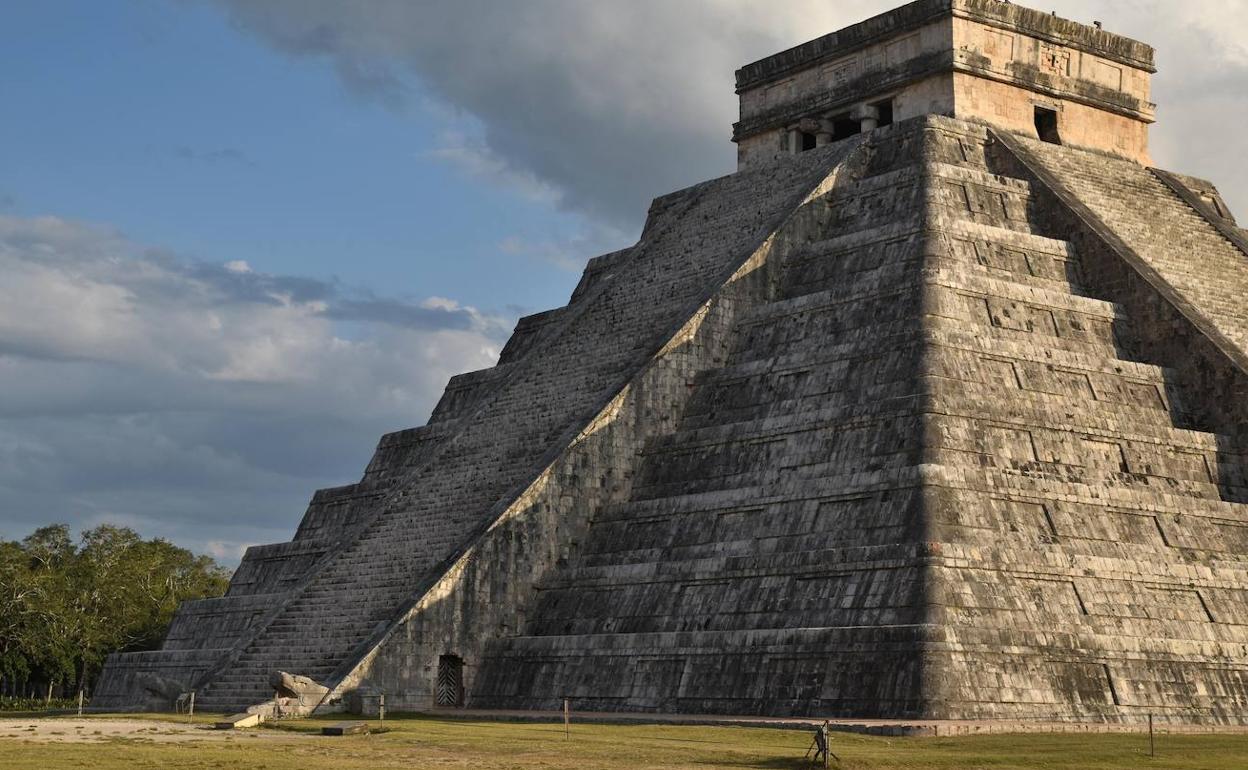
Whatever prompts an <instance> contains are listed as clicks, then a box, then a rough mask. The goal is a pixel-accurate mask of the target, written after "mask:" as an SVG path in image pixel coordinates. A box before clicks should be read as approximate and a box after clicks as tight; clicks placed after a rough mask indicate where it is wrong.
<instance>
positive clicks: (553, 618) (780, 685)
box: [96, 0, 1248, 725]
mask: <svg viewBox="0 0 1248 770" xmlns="http://www.w3.org/2000/svg"><path fill="white" fill-rule="evenodd" d="M985 30H987V31H985ZM945 31H949V33H950V36H948V37H946V36H944V35H945ZM942 40H943V41H946V43H947V44H949V45H953V44H955V43H958V41H961V43H960V44H959V47H957V48H954V49H952V50H954V51H955V52H956V53H957V55H955V56H952V57H949V56H946V57H944V58H941V57H936V58H935V59H933V58H932V57H931V53H932V51H930V50H929V48H930V46H931V45H937V44H939V42H940V41H942ZM907 41H909V42H907ZM976 41H978V42H976ZM1007 41H1009V42H1008V46H1007ZM899 44H904V45H901V47H900V48H898V45H899ZM980 44H982V45H984V46H989V47H990V48H991V50H990V51H989V52H988V53H984V52H982V51H981V52H979V53H976V50H977V49H975V47H974V46H975V45H980ZM1007 48H1008V50H1009V51H1010V52H1011V54H1012V55H1013V56H1014V57H1015V60H1011V61H1009V62H1005V63H1002V62H1000V61H996V60H995V59H994V60H993V61H991V62H983V61H981V60H980V59H979V58H976V57H977V56H979V55H980V54H982V55H983V56H988V57H989V58H990V59H991V58H992V57H998V58H1000V57H1002V56H1005V54H1004V53H1002V51H1005V50H1007ZM893 50H900V51H903V52H907V53H905V56H908V57H910V58H905V56H903V58H902V60H901V61H900V62H898V63H896V66H893V64H891V63H890V60H889V59H888V55H889V53H888V52H889V51H893ZM879 51H883V52H884V56H885V58H884V63H883V64H879V65H872V66H883V67H885V68H886V70H887V72H889V73H892V76H890V77H882V76H881V75H880V74H879V73H875V74H871V72H869V71H868V70H869V67H868V63H869V62H871V61H874V60H873V59H872V58H871V57H872V56H875V55H876V54H878V52H879ZM873 52H875V53H873ZM972 54H974V55H972ZM989 54H991V56H989ZM899 55H900V54H899ZM1027 57H1031V58H1027ZM847 61H855V62H859V64H856V65H854V66H856V67H857V66H861V67H863V68H864V70H863V72H864V73H865V74H859V75H854V76H853V77H848V76H845V75H844V72H842V70H840V69H837V66H841V65H844V63H845V62H847ZM1044 61H1048V62H1049V63H1050V64H1052V63H1053V62H1057V63H1058V64H1060V69H1061V70H1062V72H1063V73H1065V74H1060V75H1059V73H1057V72H1056V70H1054V69H1053V67H1051V66H1050V67H1049V70H1048V71H1047V72H1046V73H1045V74H1043V75H1037V74H1036V67H1037V66H1038V65H1037V62H1040V63H1041V64H1043V63H1044ZM838 62H839V63H840V64H838ZM950 62H951V63H950ZM959 62H960V63H961V64H958V63H959ZM967 62H971V63H975V62H979V65H977V68H976V67H971V66H970V65H968V64H967ZM947 63H948V64H947ZM1151 63H1152V50H1151V49H1149V48H1147V46H1144V45H1143V44H1140V43H1135V42H1134V41H1129V40H1126V39H1125V38H1119V37H1116V36H1113V35H1110V34H1109V33H1106V32H1104V31H1102V30H1099V29H1096V30H1094V29H1093V28H1091V27H1082V26H1080V25H1075V24H1073V23H1072V22H1066V21H1063V20H1060V19H1056V18H1054V17H1050V16H1048V15H1047V14H1037V13H1036V12H1033V11H1028V10H1027V9H1023V8H1021V7H1019V6H1013V5H1009V4H1005V3H998V2H996V1H995V0H943V1H941V0H920V2H918V3H913V4H911V5H909V6H906V7H904V8H902V9H899V10H898V11H894V12H893V13H892V14H886V15H885V16H882V17H879V18H877V19H874V20H871V21H869V22H866V23H864V24H863V25H858V26H857V27H852V28H850V29H849V30H845V31H842V32H841V33H837V35H834V36H829V37H828V38H821V39H820V40H819V41H815V42H814V43H811V44H807V46H802V47H799V48H797V49H793V51H790V52H785V53H783V54H779V55H777V57H772V59H770V60H764V61H763V62H760V63H758V64H755V65H750V66H749V67H747V68H745V69H743V70H742V72H741V73H738V85H739V90H740V91H741V93H742V100H743V115H744V116H746V120H745V121H744V122H743V124H739V125H738V137H737V138H738V140H739V142H740V143H741V146H742V155H741V157H742V170H740V171H739V172H738V173H737V174H734V175H732V176H729V177H725V178H722V179H719V180H715V181H712V182H707V183H704V184H701V185H698V186H695V187H692V188H689V189H688V190H684V191H681V192H678V193H675V194H672V195H669V196H665V197H663V198H660V199H658V200H656V201H655V203H654V205H653V206H652V208H651V211H650V216H649V220H648V222H647V224H646V228H645V230H644V232H643V234H642V236H641V239H640V241H639V242H638V244H637V245H636V246H634V247H633V248H631V249H626V250H624V251H621V252H618V253H615V254H610V255H606V256H603V257H599V258H597V259H595V260H592V261H591V262H590V263H589V265H588V267H587V268H586V271H585V275H584V277H583V279H582V281H581V284H580V285H579V286H578V287H577V289H576V291H575V292H574V294H573V297H572V299H571V301H570V302H569V304H568V306H567V307H564V308H561V309H558V310H553V311H549V312H546V313H542V314H539V315H536V316H531V317H529V318H526V319H522V320H521V321H520V323H519V324H518V325H517V328H516V332H515V334H514V336H513V338H512V339H511V341H510V342H509V343H508V345H507V347H506V348H505V350H504V351H503V354H502V357H501V359H500V361H499V364H498V366H496V367H494V368H492V369H490V370H487V371H484V372H477V373H473V374H468V375H462V376H460V377H457V378H455V379H453V380H452V381H451V383H450V385H449V386H448V388H447V391H446V394H445V395H444V397H443V398H442V401H441V402H440V403H439V405H438V407H437V409H436V410H435V412H434V414H433V417H432V418H431V420H430V422H429V424H428V425H427V426H425V427H423V428H417V429H413V430H407V431H402V432H399V433H395V434H391V435H389V436H386V437H383V438H382V440H381V442H380V444H379V446H378V449H377V452H376V454H375V455H374V457H373V460H372V462H371V463H370V464H369V466H368V468H367V470H366V472H365V475H364V478H363V479H362V480H361V482H360V483H359V484H355V485H351V486H349V487H343V488H339V489H334V490H324V491H321V492H318V493H317V494H316V495H315V496H314V497H313V500H312V503H311V505H310V506H309V509H308V512H307V514H306V515H305V517H304V520H303V522H302V524H301V525H300V527H299V530H298V532H297V534H296V536H295V539H294V540H293V541H292V542H290V543H286V544H281V545H273V546H261V547H256V548H253V549H251V550H250V551H248V553H247V556H246V557H245V559H244V561H243V564H242V565H241V566H240V568H239V570H238V572H237V573H236V575H235V577H234V579H233V581H232V583H231V586H230V591H229V593H228V595H227V596H226V597H224V598H222V599H214V600H208V601H204V602H197V603H192V604H188V605H186V606H184V607H183V608H182V609H181V610H180V611H179V614H178V616H177V618H176V619H175V622H174V625H173V627H172V628H171V630H170V632H169V636H168V638H167V639H166V642H165V645H164V647H163V648H162V649H161V650H160V651H157V652H149V653H136V654H132V655H124V656H114V657H112V658H110V660H109V663H108V666H107V669H106V671H105V674H104V676H103V677H102V681H101V683H100V686H99V691H98V692H97V695H96V703H97V704H100V705H105V706H112V707H116V708H125V707H133V706H135V705H150V704H151V701H152V699H153V697H159V694H160V693H162V692H164V690H166V689H169V686H168V685H169V683H171V682H172V683H175V684H180V685H181V686H182V687H183V688H191V687H194V688H197V690H198V700H197V703H198V706H197V708H199V709H201V710H203V711H214V710H215V711H225V710H236V709H243V708H246V707H256V704H261V703H264V702H266V701H269V700H270V699H271V698H272V697H273V694H274V688H273V685H272V684H271V683H272V682H273V681H275V680H274V679H273V677H274V676H275V675H277V674H276V672H292V673H293V674H294V675H298V676H300V677H307V678H310V679H311V680H314V681H313V682H305V681H303V680H299V681H300V683H301V684H300V687H299V688H296V689H299V690H300V692H304V693H306V692H309V691H311V689H312V688H314V687H315V683H320V684H321V685H324V686H325V688H326V690H325V692H326V693H327V694H326V695H325V697H324V699H323V700H319V698H320V695H319V693H320V690H317V697H316V698H313V700H318V703H317V704H310V705H309V704H304V705H302V706H300V710H302V711H307V710H310V709H311V708H315V707H317V706H318V705H319V707H320V708H321V709H322V710H334V709H347V708H351V709H356V710H363V711H374V712H375V710H376V708H377V706H378V705H379V704H380V701H381V697H382V696H383V694H384V698H385V704H386V708H387V709H390V710H406V709H426V708H429V707H431V706H434V705H437V704H438V703H439V702H442V703H445V704H448V705H468V706H471V707H474V708H507V709H517V708H519V709H545V710H558V709H559V708H561V707H562V703H563V701H564V699H565V698H571V699H573V700H574V702H575V703H576V707H577V709H578V710H591V711H640V712H647V711H648V712H667V713H683V714H699V713H702V714H740V715H748V714H760V715H772V716H785V715H818V716H830V717H832V716H840V717H852V718H899V719H929V720H930V719H953V720H975V719H1008V720H1024V721H1025V720H1036V721H1041V722H1045V723H1054V722H1058V723H1060V722H1065V721H1070V722H1075V721H1093V722H1102V723H1117V722H1133V721H1140V720H1145V719H1147V718H1148V715H1149V714H1154V715H1156V716H1157V717H1158V718H1159V719H1161V720H1163V721H1170V722H1176V723H1191V724H1210V725H1216V724H1245V723H1248V456H1246V454H1245V452H1246V449H1248V446H1246V445H1245V441H1246V440H1248V414H1246V412H1248V302H1245V301H1244V298H1245V297H1248V254H1245V253H1244V252H1243V251H1241V250H1240V249H1239V248H1238V247H1237V246H1236V245H1235V242H1234V241H1233V239H1228V238H1227V237H1226V235H1225V234H1224V233H1225V232H1226V228H1227V227H1230V226H1232V225H1233V219H1232V218H1231V217H1230V214H1229V210H1228V209H1227V208H1226V206H1225V203H1224V202H1223V201H1222V200H1221V198H1220V196H1219V195H1218V193H1217V190H1216V188H1214V187H1213V185H1211V184H1209V183H1208V182H1204V181H1201V180H1195V179H1191V178H1190V177H1182V176H1178V175H1174V176H1171V177H1169V178H1168V179H1169V181H1167V180H1166V179H1165V178H1163V177H1160V176H1159V175H1157V174H1156V173H1154V172H1152V171H1151V170H1150V169H1148V168H1147V167H1146V166H1145V165H1141V161H1147V157H1148V154H1147V125H1148V123H1150V122H1151V120H1152V117H1151V116H1152V105H1150V104H1148V103H1147V75H1148V74H1149V73H1151V71H1152V68H1151ZM830 65H834V66H830ZM920 65H922V66H920ZM964 65H965V66H964ZM980 65H982V66H980ZM1111 65H1112V67H1117V68H1118V70H1119V75H1120V78H1119V79H1118V80H1117V81H1116V82H1118V83H1119V84H1120V86H1121V89H1120V91H1112V89H1110V88H1109V85H1108V82H1109V81H1108V78H1109V74H1112V73H1110V70H1109V69H1106V67H1111ZM844 66H848V65H844ZM1112 67H1111V68H1112ZM809 72H816V73H823V76H824V77H825V78H826V79H825V80H824V81H819V82H821V83H822V85H819V83H817V82H816V81H815V80H813V79H812V78H813V77H814V76H812V75H808V74H806V73H809ZM854 72H857V70H854ZM829 73H830V74H829ZM1003 73H1004V74H1003ZM1085 73H1097V74H1096V78H1097V79H1093V80H1086V79H1085V78H1084V77H1083V75H1084V74H1085ZM1124 73H1125V74H1124ZM1006 74H1008V75H1009V77H1006ZM790 77H791V78H792V79H793V82H794V83H796V84H797V85H793V86H792V87H787V86H786V90H785V91H784V93H786V94H789V95H790V97H792V98H791V99H790V100H789V101H783V100H782V101H780V102H776V103H774V104H771V106H770V107H767V106H766V104H767V103H764V108H765V109H763V111H762V112H759V113H758V115H755V116H754V117H750V115H751V114H752V113H751V112H750V111H751V110H755V109H756V108H755V101H754V100H756V99H757V98H761V97H759V96H758V94H757V93H756V92H757V91H758V89H763V90H767V89H771V88H773V86H774V84H776V83H782V82H784V78H790ZM1089 77H1091V75H1089ZM946 81H947V83H948V86H949V91H948V93H949V94H951V97H950V99H951V101H949V102H948V103H945V102H943V101H940V100H937V101H935V102H929V103H927V106H926V107H925V108H923V109H921V110H918V111H917V113H916V114H914V115H908V114H906V110H909V109H916V108H914V107H913V106H907V105H913V104H914V100H913V98H912V97H913V96H914V94H917V93H933V92H934V90H933V88H935V86H939V88H944V87H945V84H946ZM1098 83H1099V85H1098ZM870 88H875V89H877V90H875V91H871V90H869V89H870ZM820 89H822V90H823V91H826V92H827V95H822V94H821V92H820ZM838 89H839V90H838ZM916 89H917V90H916ZM1002 89H1004V90H1002ZM937 90H939V89H937ZM993 94H997V95H998V96H1000V104H1001V106H1002V109H1000V110H996V109H988V108H989V107H991V104H990V103H989V102H985V101H984V98H995V97H993V96H992V95H993ZM985 95H987V96H985ZM981 97H983V98H981ZM767 98H769V99H776V98H778V97H775V96H774V95H773V96H770V97H767ZM784 98H786V99H788V98H789V97H784ZM890 98H891V99H893V102H892V104H891V107H890V109H891V111H892V113H893V115H894V117H895V120H894V121H893V122H892V124H891V125H884V126H880V125H879V123H880V119H879V118H880V115H882V114H886V113H881V112H879V111H878V107H877V111H876V112H874V113H872V112H870V111H867V110H863V109H859V108H860V107H862V106H863V105H864V104H866V106H872V105H879V104H881V103H882V102H881V100H886V99H890ZM812 100H814V102H818V105H817V106H818V110H823V112H819V111H818V110H817V111H816V112H814V113H801V112H800V110H802V109H806V108H807V107H808V106H809V105H810V104H811V103H813V102H812ZM1132 100H1134V101H1132ZM851 102H852V103H851ZM867 102H870V104H867ZM1024 104H1025V105H1026V109H1025V110H1024V111H1023V112H1020V108H1019V105H1024ZM795 105H796V106H795ZM802 105H805V106H802ZM1033 105H1034V106H1035V109H1036V110H1050V109H1052V110H1055V111H1057V112H1058V113H1059V118H1058V122H1057V124H1056V129H1055V130H1056V131H1057V132H1058V134H1060V139H1061V140H1064V141H1065V142H1066V146H1058V145H1056V144H1053V143H1051V142H1042V141H1039V140H1038V139H1037V138H1028V137H1027V136H1026V135H1025V134H1026V133H1027V132H1026V131H1024V130H1023V127H1021V126H1020V125H1019V123H1018V121H1019V120H1020V119H1021V118H1020V117H1019V116H1020V115H1023V114H1024V112H1027V110H1030V109H1031V107H1032V106H1033ZM843 107H848V108H849V109H851V110H852V114H854V115H857V116H858V117H859V118H861V121H862V122H860V123H859V125H858V127H859V128H865V129H867V132H866V133H861V134H858V135H853V136H850V137H848V138H845V139H840V140H835V141H834V140H833V139H832V137H828V136H824V137H817V138H816V141H815V142H813V149H809V150H807V151H800V152H799V151H798V150H800V149H802V148H804V147H806V146H807V145H808V144H811V143H808V142H806V141H805V140H804V139H803V140H802V142H803V143H802V145H801V146H800V147H799V146H797V145H796V144H794V142H793V136H794V131H795V130H796V131H798V133H799V134H800V133H801V130H800V129H801V128H802V125H803V123H804V122H806V121H811V120H814V121H816V123H818V122H819V121H821V120H830V119H832V118H835V117H836V115H835V114H833V113H831V112H828V110H839V109H842V108H843ZM768 110H770V111H768ZM1028 114H1029V113H1028ZM1036 115H1037V123H1036V124H1035V125H1034V126H1032V127H1031V128H1030V134H1031V137H1035V136H1036V135H1037V132H1038V131H1039V130H1040V128H1041V124H1040V123H1039V113H1038V112H1037V113H1036ZM750 120H753V122H752V123H750V122H749V121H750ZM769 121H770V122H769ZM786 121H796V123H789V122H786ZM747 123H748V124H749V126H751V128H749V130H748V131H746V130H743V128H742V126H743V125H745V124H747ZM820 126H822V124H820ZM750 131H753V132H754V133H749V132H750ZM1088 137H1094V138H1096V141H1080V140H1083V139H1087V138H1088ZM1048 138H1049V139H1050V140H1057V139H1058V137H1057V136H1049V137H1048ZM767 143H770V144H767ZM747 145H748V146H747ZM1080 145H1082V146H1080ZM1176 180H1177V183H1178V184H1181V185H1182V186H1183V187H1184V188H1186V190H1187V191H1188V192H1189V193H1190V194H1191V195H1194V196H1197V197H1199V198H1200V199H1202V200H1204V201H1206V202H1208V204H1209V207H1208V208H1206V209H1205V210H1204V211H1203V212H1202V211H1198V210H1197V209H1196V208H1193V206H1192V205H1191V204H1190V202H1188V201H1187V200H1186V199H1185V197H1184V196H1181V195H1180V194H1179V192H1176V190H1175V189H1174V187H1173V185H1174V184H1175V183H1176ZM1209 211H1216V212H1218V216H1219V221H1218V222H1214V221H1211V220H1210V219H1209V218H1208V212H1209ZM1223 214H1224V215H1225V221H1221V217H1222V215H1223ZM1228 222H1229V223H1231V224H1228ZM1219 228H1221V229H1219ZM286 676H287V677H290V676H291V675H289V674H288V675H286ZM280 681H285V680H280ZM292 681H294V680H293V678H292ZM152 682H156V683H158V684H159V685H160V686H155V685H152V684H151V683H152ZM145 683H146V685H145ZM279 683H280V682H279ZM153 688H154V689H153ZM287 689H291V688H287ZM289 694H290V693H287V695H289ZM304 700H307V698H305V699H304ZM283 701H285V702H284V703H280V704H278V705H280V706H284V707H285V708H287V709H289V708H290V706H291V704H290V701H291V699H290V698H289V697H287V698H283ZM261 708H267V707H264V706H262V707H261ZM286 713H289V712H286Z"/></svg>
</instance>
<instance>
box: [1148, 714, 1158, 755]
mask: <svg viewBox="0 0 1248 770" xmlns="http://www.w3.org/2000/svg"><path fill="white" fill-rule="evenodd" d="M1148 755H1149V756H1150V757H1155V756H1157V736H1156V733H1154V732H1153V715H1152V714H1149V715H1148Z"/></svg>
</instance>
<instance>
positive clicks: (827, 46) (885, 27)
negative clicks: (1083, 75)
mask: <svg viewBox="0 0 1248 770" xmlns="http://www.w3.org/2000/svg"><path fill="white" fill-rule="evenodd" d="M945 16H957V17H961V18H967V19H974V20H976V21H980V22H983V23H985V24H988V25H991V26H997V27H1001V28H1004V29H1011V30H1015V31H1018V32H1021V33H1023V34H1026V35H1029V36H1031V37H1036V38H1040V39H1042V40H1048V41H1050V42H1053V43H1057V44H1060V45H1063V46H1066V47H1069V48H1075V49H1078V50H1083V51H1086V52H1088V53H1094V54H1096V55H1098V56H1101V57H1104V58H1106V59H1110V60H1112V61H1117V62H1120V63H1122V64H1126V65H1128V66H1131V67H1136V68H1139V69H1142V70H1145V71H1147V72H1150V73H1152V72H1156V71H1157V69H1156V66H1155V57H1154V54H1155V51H1154V49H1153V47H1152V46H1150V45H1148V44H1146V43H1141V42H1140V41H1138V40H1133V39H1131V38H1129V37H1124V36H1122V35H1115V34H1113V33H1111V32H1106V31H1105V30H1103V29H1100V28H1098V27H1093V26H1088V25H1086V24H1080V23H1078V22H1075V21H1070V20H1068V19H1063V18H1061V17H1059V16H1055V15H1053V14H1048V13H1044V12H1042V11H1037V10H1033V9H1031V8H1024V7H1023V6H1021V5H1014V4H1012V3H1008V2H1001V0H916V1H915V2H913V3H910V4H908V5H904V6H902V7H900V8H897V9H894V10H892V11H889V12H887V13H882V14H880V15H878V16H874V17H872V18H870V19H867V20H866V21H863V22H861V23H858V24H855V25H853V26H851V27H846V28H844V29H841V30H838V31H836V32H832V33H830V34H827V35H824V36H822V37H819V38H816V39H814V40H811V41H809V42H806V43H802V44H801V45H798V46H795V47H793V48H790V49H788V50H787V51H781V52H780V53H777V54H772V55H771V56H768V57H766V58H763V59H759V60H758V61H756V62H754V63H752V64H747V65H745V66H744V67H742V68H741V69H739V70H737V91H738V92H741V91H744V90H748V89H750V88H754V87H756V86H759V85H762V84H764V83H767V82H768V81H771V80H774V79H777V78H781V77H784V76H785V75H788V74H791V73H793V72H796V71H798V70H801V69H805V68H807V67H810V66H812V65H815V64H819V63H821V62H823V61H827V60H830V59H834V58H837V57H840V56H844V55H845V54H848V53H851V52H853V51H855V50H858V49H861V48H864V47H866V46H869V45H871V44H872V43H876V42H879V41H881V40H884V39H887V38H890V37H895V36H897V35H898V34H901V33H903V32H907V31H909V30H912V29H918V28H919V27H922V26H924V25H926V24H930V23H931V22H932V21H934V20H936V19H939V18H941V17H945Z"/></svg>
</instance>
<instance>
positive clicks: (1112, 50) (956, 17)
mask: <svg viewBox="0 0 1248 770" xmlns="http://www.w3.org/2000/svg"><path fill="white" fill-rule="evenodd" d="M1153 72H1154V67H1153V51H1152V49H1151V48H1149V47H1148V46H1146V45H1144V44H1142V43H1138V42H1136V41H1133V40H1129V39H1127V38H1123V37H1120V36H1117V35H1113V34H1110V33H1108V32H1105V31H1103V30H1100V29H1096V28H1093V27H1087V26H1084V25H1081V24H1077V23H1075V22H1071V21H1067V20H1064V19H1060V18H1057V17H1054V16H1051V15H1049V14H1045V13H1041V12H1038V11H1034V10H1031V9H1028V8H1024V7H1022V6H1018V5H1013V4H1010V3H1003V2H998V1H997V0H943V1H942V0H920V1H919V2H915V3H911V4H909V5H906V6H903V7H902V8H898V9H896V10H894V11H891V12H889V13H886V14H882V15H880V16H878V17H875V18H873V19H869V20H868V21H866V22H863V23H862V24H858V25H855V26H853V27H849V28H847V29H844V30H840V31H839V32H836V33H833V34H831V35H827V36H825V37H822V38H819V39H817V40H814V41H811V42H809V43H806V44H804V45H801V46H798V47H796V48H794V49H791V50H789V51H785V52H783V53H780V54H777V55H775V56H772V57H768V58H767V59H764V60H762V61H759V62H755V63H754V64H751V65H748V66H746V67H744V68H742V69H741V70H740V71H739V72H738V73H737V92H738V94H739V95H740V99H741V115H740V121H739V122H738V123H737V125H736V127H735V132H734V141H736V142H737V143H738V157H739V163H740V167H741V168H747V167H751V166H753V165H755V164H757V163H764V162H769V161H770V160H771V159H773V158H775V157H776V156H777V155H781V154H785V153H790V154H791V153H794V152H798V151H800V149H801V148H798V147H793V146H791V144H792V143H791V140H790V134H791V132H793V131H803V132H806V133H808V134H810V133H816V132H817V131H819V130H820V128H819V126H820V122H821V121H824V120H827V119H833V120H838V119H852V120H860V119H864V118H865V119H867V120H871V119H873V118H872V115H873V113H871V109H872V108H873V107H876V106H878V105H879V104H880V103H882V102H886V101H892V103H893V110H894V113H895V119H896V120H898V121H901V120H906V119H909V118H912V117H918V116H920V115H946V116H950V117H957V118H959V119H962V120H969V121H976V122H986V123H990V124H993V125H997V126H1000V127H1002V128H1006V129H1008V130H1013V131H1019V132H1022V133H1025V134H1029V135H1032V136H1035V135H1036V112H1035V110H1036V107H1044V108H1047V109H1053V110H1056V111H1057V112H1058V113H1059V119H1060V122H1061V131H1062V134H1063V138H1064V140H1065V141H1066V142H1067V143H1068V144H1074V145H1076V146H1082V147H1089V148H1093V149H1099V150H1104V151H1106V152H1110V153H1113V154H1115V155H1118V156H1119V157H1123V158H1126V159H1129V160H1134V161H1136V162H1139V163H1148V162H1149V160H1148V158H1149V156H1148V126H1149V125H1150V124H1151V123H1152V122H1153V121H1154V117H1155V112H1156V106H1155V105H1153V104H1152V103H1151V102H1150V101H1149V99H1150V89H1151V76H1152V73H1153ZM863 110H866V112H863ZM866 125H867V127H866V128H865V129H864V130H870V129H871V128H874V125H871V124H866Z"/></svg>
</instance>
